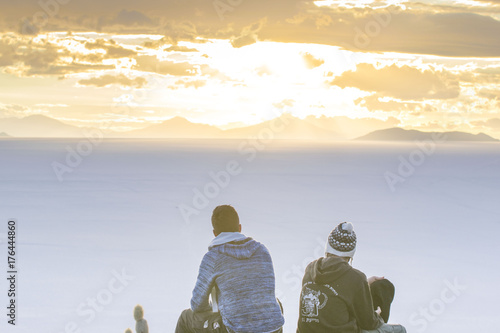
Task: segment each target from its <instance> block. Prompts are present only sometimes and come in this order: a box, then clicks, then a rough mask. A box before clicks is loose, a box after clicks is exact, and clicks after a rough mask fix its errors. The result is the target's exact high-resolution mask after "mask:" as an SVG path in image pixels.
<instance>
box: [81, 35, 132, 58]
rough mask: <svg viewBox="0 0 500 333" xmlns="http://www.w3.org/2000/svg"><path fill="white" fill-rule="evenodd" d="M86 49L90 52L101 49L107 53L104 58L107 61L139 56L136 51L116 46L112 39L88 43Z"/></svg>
mask: <svg viewBox="0 0 500 333" xmlns="http://www.w3.org/2000/svg"><path fill="white" fill-rule="evenodd" d="M85 48H87V49H89V50H96V49H100V50H104V51H106V55H105V56H104V58H105V59H115V58H126V57H132V56H135V55H136V54H137V52H136V51H134V50H130V49H126V48H124V47H122V46H120V45H118V44H116V42H115V41H114V40H112V39H110V40H105V39H97V40H96V41H94V42H86V43H85Z"/></svg>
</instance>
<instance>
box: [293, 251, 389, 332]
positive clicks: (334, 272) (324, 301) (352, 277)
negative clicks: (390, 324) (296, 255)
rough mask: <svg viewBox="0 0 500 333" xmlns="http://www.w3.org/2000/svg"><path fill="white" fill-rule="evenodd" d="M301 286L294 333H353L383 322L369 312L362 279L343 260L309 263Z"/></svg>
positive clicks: (333, 258) (364, 280)
mask: <svg viewBox="0 0 500 333" xmlns="http://www.w3.org/2000/svg"><path fill="white" fill-rule="evenodd" d="M302 285H303V288H302V293H301V305H300V307H301V308H300V317H299V323H298V329H297V332H300V333H322V332H325V331H328V332H335V333H357V332H359V330H360V329H366V330H370V329H376V328H378V327H379V326H380V325H381V324H382V323H383V320H382V319H381V318H380V317H379V316H377V314H376V313H375V312H374V310H373V304H372V300H371V297H370V290H369V287H368V282H367V280H366V276H365V275H364V274H363V273H361V272H360V271H358V270H356V269H354V268H352V267H351V266H350V265H349V264H348V263H347V261H345V260H344V259H343V258H340V257H333V256H332V257H326V258H319V259H318V260H315V261H313V262H312V263H310V264H309V265H308V266H307V268H306V271H305V274H304V278H303V280H302ZM313 304H316V305H315V306H314V307H312V305H313Z"/></svg>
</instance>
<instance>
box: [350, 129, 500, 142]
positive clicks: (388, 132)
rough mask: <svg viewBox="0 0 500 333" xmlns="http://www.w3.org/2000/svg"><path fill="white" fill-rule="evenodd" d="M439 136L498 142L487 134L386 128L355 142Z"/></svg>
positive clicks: (455, 139)
mask: <svg viewBox="0 0 500 333" xmlns="http://www.w3.org/2000/svg"><path fill="white" fill-rule="evenodd" d="M438 135H439V136H441V137H442V138H443V139H444V140H446V141H499V140H497V139H495V138H493V137H491V136H489V135H487V134H484V133H478V134H472V133H466V132H458V131H453V132H422V131H417V130H406V129H403V128H397V127H395V128H388V129H382V130H378V131H374V132H371V133H368V134H366V135H363V136H361V137H358V138H356V139H355V140H356V141H415V140H432V139H433V138H434V137H436V136H438Z"/></svg>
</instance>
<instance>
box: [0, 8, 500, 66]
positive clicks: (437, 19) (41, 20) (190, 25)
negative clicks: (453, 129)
mask: <svg viewBox="0 0 500 333" xmlns="http://www.w3.org/2000/svg"><path fill="white" fill-rule="evenodd" d="M484 1H485V2H490V3H498V0H489V1H487V0H484ZM218 2H224V3H226V4H227V5H228V6H229V7H230V9H228V10H226V11H225V12H224V15H223V17H221V15H220V12H218V11H217V10H216V9H215V7H214V2H213V1H206V0H183V1H176V0H170V1H168V0H164V1H162V0H146V1H141V2H137V1H132V0H120V1H118V0H112V1H102V0H99V1H97V0H88V1H70V2H68V3H67V4H65V5H61V4H58V2H57V1H56V0H46V1H45V2H44V1H41V2H39V1H38V0H24V1H22V2H21V1H12V2H8V3H6V4H5V5H3V6H2V12H1V13H0V29H1V30H3V31H19V30H21V31H23V33H25V34H31V35H33V34H37V33H38V32H40V31H42V32H43V31H68V30H71V31H98V32H107V33H145V34H147V33H150V34H153V33H154V34H163V35H165V38H166V40H168V44H176V43H177V42H179V41H183V40H185V41H194V40H197V38H200V37H201V38H204V39H207V38H223V39H230V40H232V42H233V44H234V46H235V47H241V46H244V45H248V44H249V43H252V42H254V41H256V40H270V41H277V42H297V43H317V44H326V45H334V46H341V47H344V48H346V49H350V50H355V51H356V50H361V51H373V52H381V51H394V52H404V53H417V54H435V55H444V56H460V57H467V56H475V57H499V56H500V39H499V38H497V36H499V35H500V21H498V20H496V19H494V18H492V17H491V16H488V13H485V14H484V15H482V14H481V13H480V12H477V13H475V12H474V10H475V9H474V7H452V6H449V8H450V9H449V10H448V12H446V10H445V9H446V8H444V7H442V6H438V5H435V6H433V5H428V6H420V7H418V6H408V7H407V9H406V10H400V9H399V7H396V6H391V7H388V8H378V9H372V8H369V7H365V8H349V9H348V8H342V7H337V8H330V7H321V8H319V7H316V6H315V5H314V4H313V2H312V1H306V0H273V1H269V0H254V1H233V2H225V1H218ZM478 10H479V9H478ZM26 22H27V24H26ZM256 22H258V23H256ZM261 22H264V23H261ZM254 24H258V25H259V29H250V30H248V27H249V26H252V25H254ZM23 26H24V28H23Z"/></svg>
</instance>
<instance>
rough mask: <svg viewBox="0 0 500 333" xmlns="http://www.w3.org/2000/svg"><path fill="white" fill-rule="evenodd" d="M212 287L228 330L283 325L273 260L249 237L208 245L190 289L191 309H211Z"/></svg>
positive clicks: (242, 331)
mask: <svg viewBox="0 0 500 333" xmlns="http://www.w3.org/2000/svg"><path fill="white" fill-rule="evenodd" d="M214 286H215V287H217V296H218V297H217V299H218V305H219V310H220V313H221V316H222V321H223V323H224V325H225V326H226V327H228V328H229V329H230V330H231V331H233V332H238V333H251V332H262V333H266V332H273V331H276V330H278V329H279V328H280V327H282V326H283V323H284V318H283V316H282V314H281V309H280V306H279V304H278V302H277V300H276V296H275V277H274V269H273V263H272V261H271V256H270V255H269V252H268V250H267V248H266V247H265V246H264V245H262V244H261V243H259V242H257V241H255V240H253V239H252V238H249V237H248V238H246V239H244V240H241V241H234V242H229V243H225V244H221V245H217V246H213V247H210V250H209V251H208V253H207V254H205V256H204V258H203V261H202V262H201V265H200V272H199V275H198V280H197V282H196V286H195V288H194V290H193V298H192V299H191V309H192V310H193V311H194V312H203V311H210V310H211V307H210V305H209V301H208V296H209V294H210V291H211V290H212V288H213V287H214Z"/></svg>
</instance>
